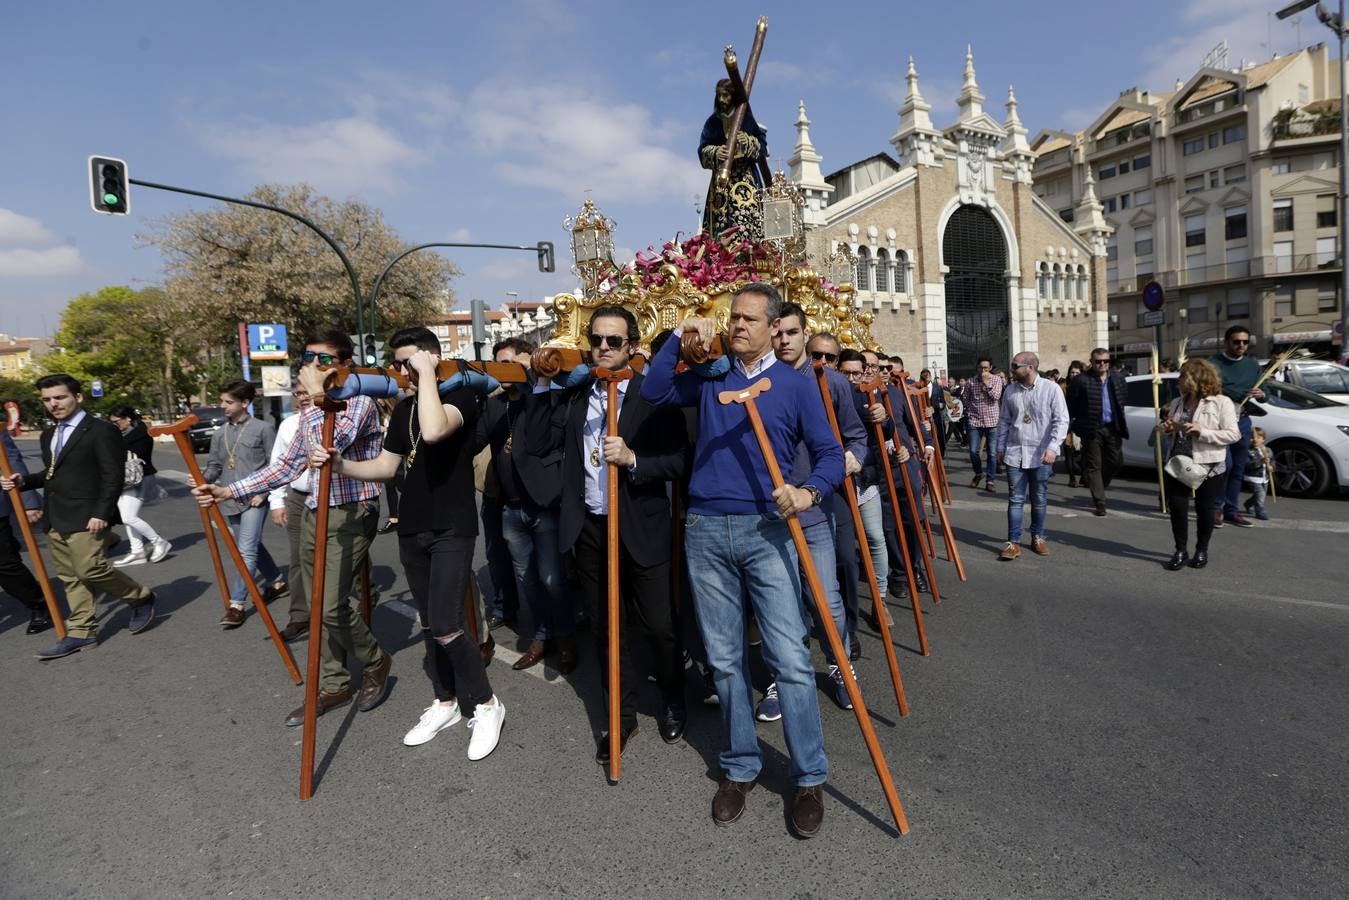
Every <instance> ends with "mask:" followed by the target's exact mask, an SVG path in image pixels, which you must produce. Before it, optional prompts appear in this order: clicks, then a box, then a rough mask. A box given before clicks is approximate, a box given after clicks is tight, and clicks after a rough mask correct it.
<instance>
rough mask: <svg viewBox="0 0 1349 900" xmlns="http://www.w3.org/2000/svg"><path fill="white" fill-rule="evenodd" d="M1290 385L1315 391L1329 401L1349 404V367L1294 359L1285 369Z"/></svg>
mask: <svg viewBox="0 0 1349 900" xmlns="http://www.w3.org/2000/svg"><path fill="white" fill-rule="evenodd" d="M1282 374H1283V380H1284V381H1285V382H1287V383H1288V384H1295V385H1297V386H1298V387H1301V388H1306V389H1307V390H1309V391H1315V392H1316V393H1318V394H1320V395H1321V396H1322V397H1325V398H1327V399H1328V400H1335V401H1337V402H1339V403H1349V367H1346V366H1341V365H1339V364H1338V363H1333V362H1327V361H1325V360H1323V359H1294V360H1290V361H1289V363H1288V365H1286V366H1284V367H1283V372H1282Z"/></svg>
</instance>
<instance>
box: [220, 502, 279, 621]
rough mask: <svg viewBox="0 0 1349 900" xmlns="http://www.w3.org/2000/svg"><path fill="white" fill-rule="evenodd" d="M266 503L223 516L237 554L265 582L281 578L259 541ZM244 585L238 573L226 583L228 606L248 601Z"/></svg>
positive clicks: (265, 512)
mask: <svg viewBox="0 0 1349 900" xmlns="http://www.w3.org/2000/svg"><path fill="white" fill-rule="evenodd" d="M267 514H268V509H267V504H266V503H264V504H262V505H261V506H250V507H247V508H246V509H245V510H244V511H243V512H241V513H239V514H237V515H233V516H227V517H226V518H228V519H229V523H230V525H231V527H233V529H234V542H235V543H236V544H238V545H239V555H240V556H242V557H243V558H244V564H245V565H247V566H248V571H249V572H250V573H253V572H259V573H261V575H262V577H263V580H264V581H266V582H267V583H268V584H272V583H273V582H277V581H280V580H281V570H280V569H278V568H277V567H276V562H275V561H274V560H273V559H272V554H270V553H268V552H267V548H266V547H265V546H263V543H262V526H264V525H266V524H267ZM248 598H249V594H248V584H247V583H246V582H245V581H244V579H243V576H242V575H238V574H236V575H235V576H234V581H233V582H232V583H231V584H230V605H231V606H243V605H244V604H245V603H247V602H248Z"/></svg>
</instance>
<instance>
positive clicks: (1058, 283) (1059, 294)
mask: <svg viewBox="0 0 1349 900" xmlns="http://www.w3.org/2000/svg"><path fill="white" fill-rule="evenodd" d="M1052 296H1053V299H1055V300H1062V299H1063V269H1062V268H1061V267H1060V266H1059V264H1058V263H1054V281H1053V294H1052Z"/></svg>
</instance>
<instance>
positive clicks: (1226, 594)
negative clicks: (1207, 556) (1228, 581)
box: [1199, 588, 1349, 611]
mask: <svg viewBox="0 0 1349 900" xmlns="http://www.w3.org/2000/svg"><path fill="white" fill-rule="evenodd" d="M1199 593H1201V594H1204V595H1206V596H1209V597H1217V598H1220V599H1224V600H1227V599H1244V598H1242V597H1240V596H1239V595H1237V594H1234V593H1232V592H1231V591H1223V590H1213V589H1207V588H1206V589H1203V590H1201V591H1199ZM1256 596H1258V597H1260V599H1263V600H1270V601H1273V602H1274V603H1291V604H1293V605H1295V606H1316V607H1320V608H1321V609H1338V610H1343V611H1349V604H1344V603H1331V602H1329V601H1326V600H1307V599H1305V598H1302V597H1277V596H1275V595H1273V594H1261V595H1256Z"/></svg>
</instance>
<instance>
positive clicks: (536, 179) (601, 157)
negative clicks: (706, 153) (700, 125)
mask: <svg viewBox="0 0 1349 900" xmlns="http://www.w3.org/2000/svg"><path fill="white" fill-rule="evenodd" d="M466 128H467V132H468V133H469V134H472V135H473V136H474V138H475V139H476V141H477V148H478V149H479V150H480V151H485V152H487V153H490V155H491V157H492V159H493V160H494V163H493V169H494V171H495V172H496V174H497V175H499V176H500V177H501V178H503V179H505V180H506V181H509V182H512V183H514V184H518V185H523V186H526V187H535V188H542V189H545V190H550V191H555V192H557V193H558V194H560V195H562V196H564V197H566V198H568V199H570V200H575V199H576V198H577V196H578V195H579V194H580V193H581V192H582V191H584V190H586V189H587V188H591V189H593V190H594V192H595V197H596V200H597V201H598V202H599V203H600V204H601V205H603V204H604V203H605V202H606V200H607V198H613V200H622V201H624V202H628V203H634V202H646V201H652V200H656V199H660V198H667V197H673V198H678V199H681V200H682V199H684V198H686V197H688V196H691V195H693V194H696V193H699V192H701V191H702V189H703V188H704V187H705V185H704V184H703V180H704V179H703V175H702V172H701V169H700V168H699V167H698V164H697V162H696V160H695V159H694V156H693V152H692V149H691V148H689V147H687V146H684V145H686V144H687V143H688V140H687V138H688V135H687V133H686V129H683V128H681V127H678V126H676V125H674V124H672V123H668V122H657V121H655V120H654V118H653V116H652V114H651V112H650V111H649V110H648V109H647V108H646V107H644V106H642V105H640V104H637V103H614V102H609V101H607V100H605V99H603V98H600V97H598V96H595V95H592V94H590V93H588V92H587V91H586V90H585V89H584V88H581V87H579V86H575V85H570V86H569V85H562V84H542V85H525V84H519V83H508V82H499V81H496V82H486V83H484V84H482V85H480V86H479V87H478V88H477V89H475V90H474V92H473V94H472V96H471V97H470V99H469V102H468V106H467V111H466ZM672 143H679V149H678V150H677V151H676V150H672V149H671V148H670V146H668V145H669V144H672ZM613 200H609V201H608V202H613Z"/></svg>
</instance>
